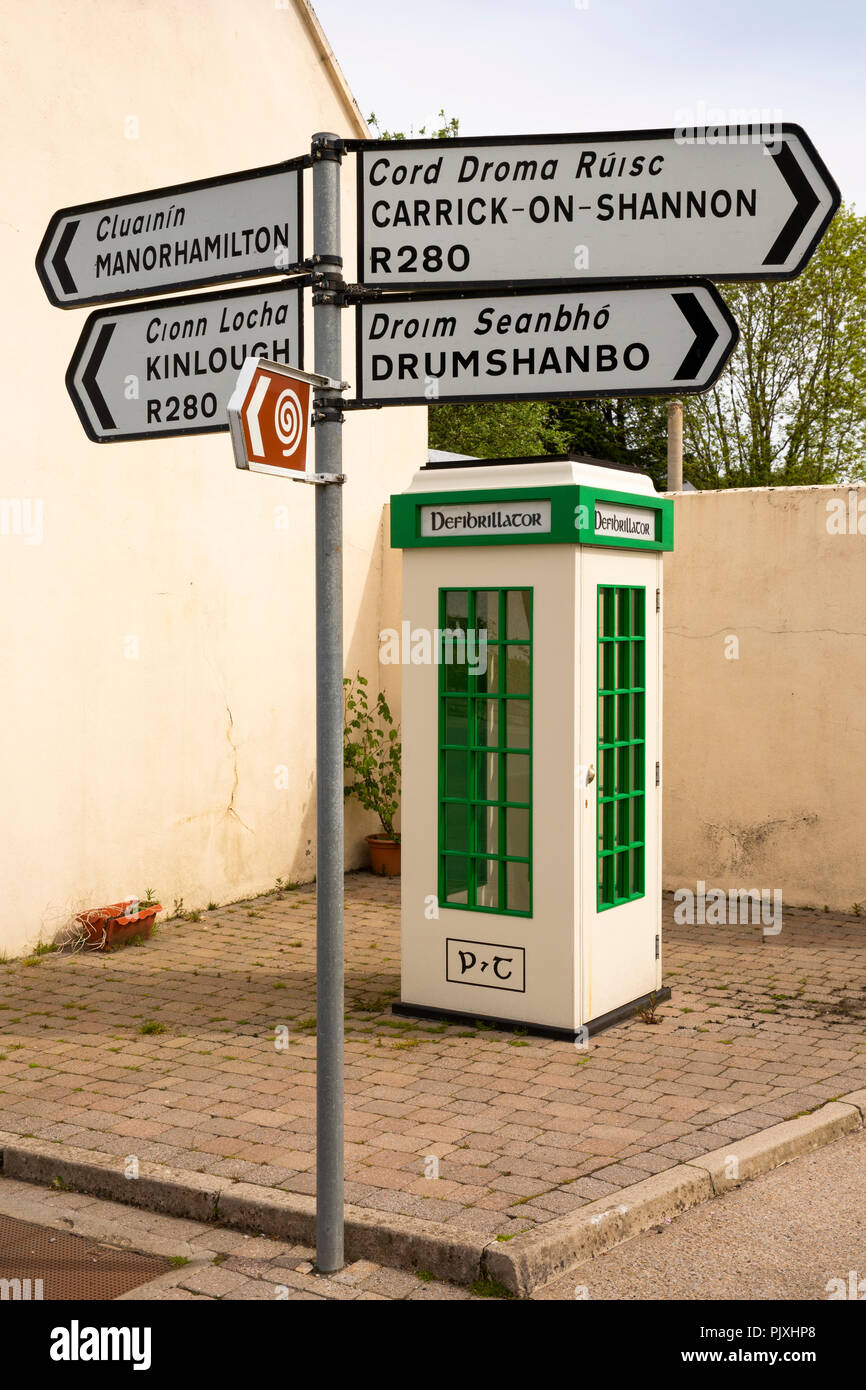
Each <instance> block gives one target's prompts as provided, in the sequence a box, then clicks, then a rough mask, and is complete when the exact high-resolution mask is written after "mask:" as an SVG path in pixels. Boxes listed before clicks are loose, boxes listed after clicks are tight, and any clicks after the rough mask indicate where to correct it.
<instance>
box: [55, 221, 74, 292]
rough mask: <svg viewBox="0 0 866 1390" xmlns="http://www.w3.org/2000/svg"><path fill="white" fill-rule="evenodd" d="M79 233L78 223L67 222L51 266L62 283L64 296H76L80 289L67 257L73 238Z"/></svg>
mask: <svg viewBox="0 0 866 1390" xmlns="http://www.w3.org/2000/svg"><path fill="white" fill-rule="evenodd" d="M77 231H78V223H77V222H67V224H66V227H65V228H64V231H63V235H62V237H61V238H60V240H59V241H58V243H57V250H56V251H55V252H54V255H53V256H52V257H51V265H52V267H53V269H54V274H55V275H56V276H57V279H58V280H59V281H60V287H61V289H62V290H63V293H64V294H74V293H75V291H76V290H77V289H78V286H77V285H76V283H75V281H74V280H73V278H72V275H71V273H70V270H69V266H68V265H67V264H66V257H67V256H68V255H69V248H70V246H71V245H72V238H73V237H74V236H75V233H76V232H77Z"/></svg>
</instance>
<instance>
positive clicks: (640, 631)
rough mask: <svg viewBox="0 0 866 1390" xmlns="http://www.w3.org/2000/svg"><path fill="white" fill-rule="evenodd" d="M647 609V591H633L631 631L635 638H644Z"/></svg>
mask: <svg viewBox="0 0 866 1390" xmlns="http://www.w3.org/2000/svg"><path fill="white" fill-rule="evenodd" d="M645 609H646V591H645V590H644V589H632V591H631V630H632V635H633V636H635V637H643V636H644V633H645V628H644V612H645Z"/></svg>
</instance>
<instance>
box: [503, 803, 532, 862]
mask: <svg viewBox="0 0 866 1390" xmlns="http://www.w3.org/2000/svg"><path fill="white" fill-rule="evenodd" d="M505 853H506V854H516V855H517V856H518V857H519V858H521V859H528V858H529V812H528V811H515V810H512V809H511V808H509V809H508V810H507V811H506V812H505Z"/></svg>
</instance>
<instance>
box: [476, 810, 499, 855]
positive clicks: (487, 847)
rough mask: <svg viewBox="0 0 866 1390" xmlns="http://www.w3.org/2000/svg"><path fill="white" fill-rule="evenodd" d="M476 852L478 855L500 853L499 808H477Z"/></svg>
mask: <svg viewBox="0 0 866 1390" xmlns="http://www.w3.org/2000/svg"><path fill="white" fill-rule="evenodd" d="M474 814H475V846H474V848H475V850H476V852H477V853H478V854H498V853H499V807H498V806H476V807H474Z"/></svg>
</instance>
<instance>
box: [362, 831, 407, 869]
mask: <svg viewBox="0 0 866 1390" xmlns="http://www.w3.org/2000/svg"><path fill="white" fill-rule="evenodd" d="M367 844H368V846H369V849H370V868H371V869H372V870H373V873H374V874H384V875H385V877H386V878H398V877H399V875H400V841H399V840H391V839H389V837H388V836H387V835H368V836H367Z"/></svg>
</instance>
